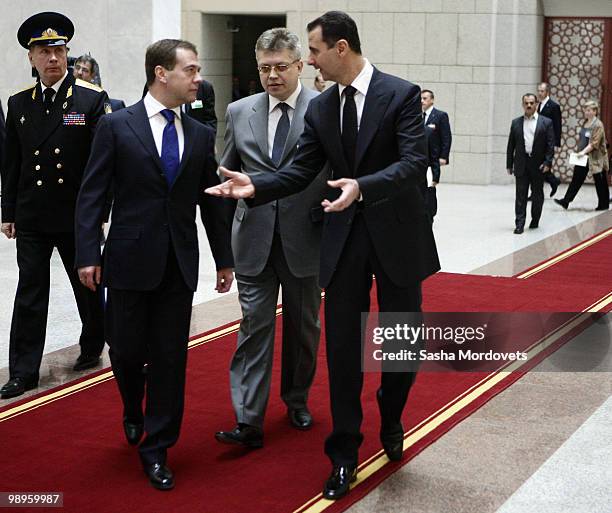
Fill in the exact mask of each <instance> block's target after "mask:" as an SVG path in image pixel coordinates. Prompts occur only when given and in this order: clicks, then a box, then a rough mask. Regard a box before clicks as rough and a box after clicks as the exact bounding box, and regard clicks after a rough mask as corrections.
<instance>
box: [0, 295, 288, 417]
mask: <svg viewBox="0 0 612 513" xmlns="http://www.w3.org/2000/svg"><path fill="white" fill-rule="evenodd" d="M282 312H283V309H282V307H278V308H277V309H276V315H277V316H278V315H280V314H282ZM239 328H240V322H235V323H233V324H231V325H230V326H226V327H225V328H222V329H219V330H215V331H213V332H211V333H209V334H207V335H204V336H202V337H198V338H195V339H193V340H191V341H190V342H189V344H188V346H187V347H188V348H189V349H192V348H194V347H198V346H201V345H203V344H207V343H208V342H212V341H213V340H217V339H219V338H222V337H224V336H225V335H228V334H230V333H232V332H235V331H238V329H239ZM113 378H114V374H113V371H108V372H105V373H103V374H100V375H99V376H95V377H93V378H90V379H87V380H85V381H81V382H79V383H76V384H75V385H71V386H69V387H66V388H62V389H61V390H57V391H56V392H52V393H50V394H45V395H43V396H41V397H37V398H36V399H33V400H32V401H28V402H27V403H23V404H21V405H19V406H16V407H15V408H11V409H9V410H6V411H4V412H1V413H0V422H4V421H5V420H9V419H12V418H14V417H16V416H18V415H22V414H24V413H27V412H29V411H32V410H35V409H37V408H40V407H41V406H44V405H46V404H50V403H53V402H55V401H57V400H59V399H63V398H65V397H69V396H71V395H73V394H75V393H77V392H81V391H83V390H87V389H88V388H91V387H93V386H95V385H99V384H100V383H104V382H105V381H108V380H110V379H113Z"/></svg>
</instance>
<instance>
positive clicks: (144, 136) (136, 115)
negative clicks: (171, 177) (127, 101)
mask: <svg viewBox="0 0 612 513" xmlns="http://www.w3.org/2000/svg"><path fill="white" fill-rule="evenodd" d="M128 112H129V113H130V114H131V115H132V116H131V117H130V118H129V119H128V120H127V124H128V125H129V127H130V128H131V129H132V131H133V132H134V134H135V135H136V137H138V139H139V140H140V142H141V143H142V145H143V146H144V147H145V149H146V150H147V151H148V152H149V153H150V154H151V157H153V160H154V161H155V163H156V164H157V166H158V167H159V169H160V170H161V171H162V172H163V171H164V166H163V164H162V161H161V159H160V158H159V154H158V153H157V147H156V146H155V139H153V132H152V131H151V124H150V123H149V117H148V116H147V110H146V109H145V106H144V101H143V100H140V101H139V102H138V103H136V104H134V105H132V106H131V107H128Z"/></svg>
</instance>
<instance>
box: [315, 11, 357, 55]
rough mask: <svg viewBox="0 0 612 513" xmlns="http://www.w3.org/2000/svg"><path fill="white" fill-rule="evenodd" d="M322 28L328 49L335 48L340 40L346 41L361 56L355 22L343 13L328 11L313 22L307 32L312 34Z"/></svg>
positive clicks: (322, 34)
mask: <svg viewBox="0 0 612 513" xmlns="http://www.w3.org/2000/svg"><path fill="white" fill-rule="evenodd" d="M317 27H321V38H322V39H323V41H325V43H326V44H327V47H328V48H331V47H332V46H334V45H335V44H336V43H337V42H338V41H340V39H345V40H346V42H347V43H348V45H349V46H350V48H351V50H353V51H354V52H355V53H358V54H360V55H361V42H360V41H359V32H358V31H357V24H356V23H355V20H353V18H351V17H350V16H349V15H348V14H346V13H345V12H342V11H328V12H326V13H325V14H324V15H323V16H319V17H318V18H317V19H316V20H313V21H311V22H310V23H309V24H308V25H307V26H306V30H308V32H312V31H313V30H314V29H316V28H317Z"/></svg>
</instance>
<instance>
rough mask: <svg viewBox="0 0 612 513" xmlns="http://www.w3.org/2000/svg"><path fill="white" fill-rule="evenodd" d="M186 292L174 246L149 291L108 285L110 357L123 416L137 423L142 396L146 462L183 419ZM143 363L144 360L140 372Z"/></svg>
mask: <svg viewBox="0 0 612 513" xmlns="http://www.w3.org/2000/svg"><path fill="white" fill-rule="evenodd" d="M192 300H193V291H191V290H190V289H189V288H188V287H187V285H186V284H185V281H184V279H183V275H182V274H181V271H180V269H179V268H178V263H177V261H176V256H175V254H174V250H172V249H170V251H169V253H168V263H167V265H166V270H165V273H164V276H163V278H162V281H161V283H160V284H159V285H158V286H157V287H156V288H155V289H153V290H150V291H139V290H118V289H114V288H110V289H109V290H108V306H107V312H106V313H107V315H106V323H107V331H108V333H109V337H108V338H109V344H110V357H111V363H112V366H113V372H114V373H115V378H116V379H117V385H118V386H119V392H120V393H121V398H122V400H123V407H124V416H125V417H126V418H127V419H128V420H129V421H131V422H141V421H142V419H143V414H142V401H143V398H144V396H145V385H146V396H147V397H146V410H145V414H144V426H145V431H146V433H147V436H146V438H145V439H144V441H143V442H142V443H141V444H140V446H139V452H140V457H141V459H142V461H143V463H145V464H151V463H154V462H165V461H166V449H167V448H169V447H172V446H173V445H174V444H175V443H176V441H177V440H178V436H179V431H180V427H181V421H182V418H183V405H184V392H185V368H186V365H187V343H188V338H189V323H190V320H191V303H192ZM145 364H147V368H146V372H145V369H144V367H145Z"/></svg>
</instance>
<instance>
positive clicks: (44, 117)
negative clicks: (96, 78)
mask: <svg viewBox="0 0 612 513" xmlns="http://www.w3.org/2000/svg"><path fill="white" fill-rule="evenodd" d="M73 85H74V77H73V76H72V75H70V74H68V75H67V76H66V78H65V79H64V81H63V82H62V85H61V86H60V88H59V91H58V92H57V94H56V95H55V100H54V101H53V106H52V107H51V110H50V111H49V114H47V113H46V112H45V110H44V108H43V104H42V101H43V99H42V96H43V95H42V83H41V84H40V90H39V91H37V96H38V93H39V92H40V93H41V94H40V100H39V101H40V110H39V111H38V112H39V113H40V118H39V123H38V125H37V130H36V132H37V134H36V146H40V145H41V144H43V143H44V142H45V141H46V140H47V139H48V138H49V136H50V135H51V134H52V133H53V132H54V131H55V130H56V129H57V127H58V125H59V124H60V123H61V122H62V121H63V114H64V105H66V108H68V104H67V103H68V99H67V98H66V96H67V93H68V90H70V92H71V93H72V87H73ZM37 87H38V86H37ZM69 99H70V105H71V106H72V94H71V95H70V98H69Z"/></svg>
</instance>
